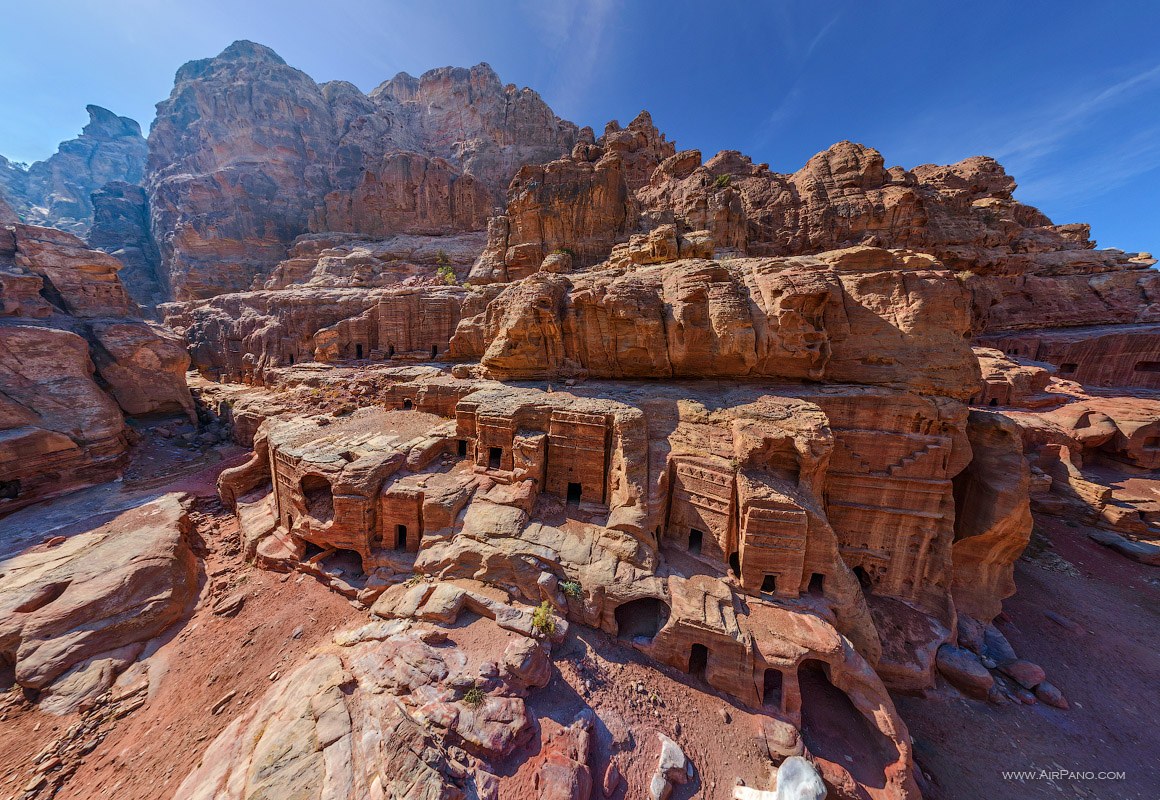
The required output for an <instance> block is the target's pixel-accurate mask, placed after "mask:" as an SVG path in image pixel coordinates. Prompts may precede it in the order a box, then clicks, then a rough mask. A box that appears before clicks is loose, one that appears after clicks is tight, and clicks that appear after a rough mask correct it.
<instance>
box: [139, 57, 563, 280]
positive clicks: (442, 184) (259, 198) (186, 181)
mask: <svg viewBox="0 0 1160 800" xmlns="http://www.w3.org/2000/svg"><path fill="white" fill-rule="evenodd" d="M578 135H579V134H578V131H577V129H576V126H575V125H572V124H571V123H568V122H565V121H563V120H560V119H559V118H558V117H556V116H555V115H554V114H553V113H552V112H551V109H549V108H548V107H547V106H546V105H545V104H544V102H543V101H542V100H541V99H540V98H539V96H538V95H537V94H536V93H535V92H532V91H531V90H528V89H523V90H519V89H516V88H515V87H514V86H510V85H509V86H505V85H503V84H501V83H500V81H499V78H498V77H497V76H496V74H495V72H494V71H492V69H491V68H490V67H489V66H487V65H486V64H480V65H478V66H476V67H473V68H471V69H460V68H450V67H447V68H442V69H437V70H432V71H430V72H428V73H425V74H424V75H422V76H421V77H419V78H414V77H411V76H410V75H406V74H405V73H404V74H400V75H398V76H396V77H395V78H393V79H391V80H390V81H387V82H385V83H383V84H382V85H381V86H379V87H378V88H376V89H375V90H374V91H373V92H371V93H370V94H369V95H364V94H363V93H362V92H360V91H359V90H358V89H356V88H355V87H354V86H352V85H350V84H348V83H341V82H332V83H327V84H322V85H319V84H316V83H315V82H314V81H313V80H311V79H310V77H309V76H307V75H306V74H305V73H302V72H300V71H299V70H296V69H294V68H292V67H290V66H288V65H287V64H286V63H285V62H284V61H283V60H282V59H281V58H280V57H279V56H278V55H277V54H275V53H274V52H273V51H272V50H270V49H269V48H266V47H262V46H261V45H257V44H253V43H252V42H236V43H235V44H233V45H231V46H230V47H228V48H227V49H226V50H225V51H223V52H222V53H221V54H220V55H219V56H217V57H216V58H212V59H204V60H201V61H194V62H190V63H189V64H186V65H185V66H183V67H182V68H181V69H180V70H178V73H177V77H176V81H175V85H174V89H173V92H172V94H171V95H170V97H169V99H168V100H165V101H163V102H162V103H160V104H159V105H158V116H157V121H156V123H155V124H154V126H153V128H152V130H151V132H150V145H149V169H148V178H147V183H146V185H147V188H148V190H149V196H150V201H151V203H152V214H153V229H154V233H155V235H156V237H157V241H158V244H159V245H160V249H161V254H162V257H163V260H164V264H165V272H166V276H167V278H168V280H169V282H170V284H171V286H172V292H173V296H174V297H176V298H179V299H184V298H193V297H208V296H211V295H214V294H220V293H222V292H226V291H237V290H240V289H246V288H249V287H250V285H251V283H252V282H253V280H254V278H255V277H256V276H260V275H263V274H265V273H266V272H268V271H269V269H270V268H271V267H273V265H274V264H275V263H276V262H278V261H279V260H280V259H282V258H283V257H285V255H286V252H287V247H288V245H289V244H290V243H291V242H292V241H293V239H294V238H295V237H296V236H299V235H300V234H304V233H308V232H311V231H346V232H352V233H360V234H364V235H366V236H370V237H381V236H385V235H387V234H396V233H424V234H442V233H449V232H454V231H466V230H483V229H484V228H485V227H486V225H487V218H488V216H489V215H490V214H491V212H492V209H493V207H494V206H495V205H497V204H498V203H499V201H500V198H501V197H502V192H503V190H504V188H506V186H507V183H508V181H509V180H510V178H511V176H512V175H513V174H514V173H515V172H516V170H518V169H519V168H520V167H521V166H523V165H524V164H528V163H539V162H542V161H546V160H550V159H551V158H554V157H557V156H559V155H561V154H563V153H566V152H568V151H570V150H571V148H572V146H573V144H574V143H575V142H576V140H577V137H578ZM226 209H231V210H229V211H226Z"/></svg>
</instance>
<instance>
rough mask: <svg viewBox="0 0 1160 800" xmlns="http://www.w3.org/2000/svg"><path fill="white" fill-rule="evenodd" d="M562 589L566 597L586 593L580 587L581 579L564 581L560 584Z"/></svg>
mask: <svg viewBox="0 0 1160 800" xmlns="http://www.w3.org/2000/svg"><path fill="white" fill-rule="evenodd" d="M560 591H561V592H563V593H564V596H565V597H580V596H581V595H582V594H583V593H584V592H583V590H582V589H581V588H580V581H564V582H563V583H561V584H560Z"/></svg>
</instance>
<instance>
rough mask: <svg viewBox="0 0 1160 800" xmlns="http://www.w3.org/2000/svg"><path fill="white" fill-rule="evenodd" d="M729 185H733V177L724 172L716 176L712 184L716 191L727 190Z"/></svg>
mask: <svg viewBox="0 0 1160 800" xmlns="http://www.w3.org/2000/svg"><path fill="white" fill-rule="evenodd" d="M731 183H733V176H732V175H730V174H729V173H727V172H726V173H723V174H721V175H718V176H717V180H716V181H714V182H713V185H714V186H715V187H717V188H718V189H727V188H728V187H729V184H731Z"/></svg>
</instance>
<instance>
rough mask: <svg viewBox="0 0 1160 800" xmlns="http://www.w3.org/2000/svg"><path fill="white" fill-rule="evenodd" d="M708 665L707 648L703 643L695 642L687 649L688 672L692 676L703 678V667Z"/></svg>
mask: <svg viewBox="0 0 1160 800" xmlns="http://www.w3.org/2000/svg"><path fill="white" fill-rule="evenodd" d="M708 666H709V648H708V647H706V646H705V645H703V644H695V645H693V647H692V648H691V649H690V650H689V674H690V675H692V676H693V677H694V678H700V679H701V680H705V669H706V668H707V667H708Z"/></svg>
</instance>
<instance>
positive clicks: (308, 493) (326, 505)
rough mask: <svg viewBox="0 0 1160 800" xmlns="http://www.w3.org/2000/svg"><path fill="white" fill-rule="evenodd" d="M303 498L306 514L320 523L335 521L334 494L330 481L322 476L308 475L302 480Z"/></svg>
mask: <svg viewBox="0 0 1160 800" xmlns="http://www.w3.org/2000/svg"><path fill="white" fill-rule="evenodd" d="M301 486H302V498H303V500H305V501H306V513H308V514H309V515H310V516H312V517H314V519H316V520H318V521H319V522H330V521H331V520H332V519H334V493H333V492H332V491H331V488H330V481H328V480H327V479H326V478H324V477H322V476H321V475H306V476H304V477H303V478H302V484H301Z"/></svg>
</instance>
